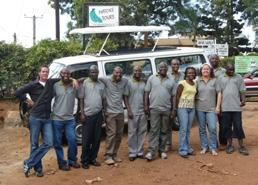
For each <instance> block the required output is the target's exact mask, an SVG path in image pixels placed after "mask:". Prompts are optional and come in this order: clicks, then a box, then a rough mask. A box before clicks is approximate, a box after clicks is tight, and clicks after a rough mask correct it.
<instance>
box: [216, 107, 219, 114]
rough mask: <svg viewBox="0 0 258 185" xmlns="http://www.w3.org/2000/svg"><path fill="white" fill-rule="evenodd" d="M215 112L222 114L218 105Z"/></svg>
mask: <svg viewBox="0 0 258 185" xmlns="http://www.w3.org/2000/svg"><path fill="white" fill-rule="evenodd" d="M215 113H216V114H217V115H219V114H220V107H216V109H215Z"/></svg>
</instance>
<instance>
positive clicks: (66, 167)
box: [59, 164, 70, 171]
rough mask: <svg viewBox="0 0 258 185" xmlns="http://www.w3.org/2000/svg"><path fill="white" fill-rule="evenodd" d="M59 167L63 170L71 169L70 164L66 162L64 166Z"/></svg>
mask: <svg viewBox="0 0 258 185" xmlns="http://www.w3.org/2000/svg"><path fill="white" fill-rule="evenodd" d="M59 169H60V170H62V171H70V166H68V165H67V164H65V165H63V166H59Z"/></svg>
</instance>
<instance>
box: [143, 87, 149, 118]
mask: <svg viewBox="0 0 258 185" xmlns="http://www.w3.org/2000/svg"><path fill="white" fill-rule="evenodd" d="M149 95H150V92H145V93H144V112H145V114H146V115H149V114H150V109H149V104H150V103H149Z"/></svg>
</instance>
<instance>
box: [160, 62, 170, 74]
mask: <svg viewBox="0 0 258 185" xmlns="http://www.w3.org/2000/svg"><path fill="white" fill-rule="evenodd" d="M167 72H168V66H167V64H166V63H165V62H161V63H160V64H159V74H160V75H161V76H162V77H166V76H167Z"/></svg>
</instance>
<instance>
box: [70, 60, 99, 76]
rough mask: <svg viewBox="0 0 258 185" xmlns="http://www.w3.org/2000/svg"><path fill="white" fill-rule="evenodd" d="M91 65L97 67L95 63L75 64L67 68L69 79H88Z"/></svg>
mask: <svg viewBox="0 0 258 185" xmlns="http://www.w3.org/2000/svg"><path fill="white" fill-rule="evenodd" d="M91 65H97V62H87V63H82V64H75V65H71V66H68V69H69V70H70V71H71V77H72V78H74V79H79V78H85V77H89V71H90V66H91Z"/></svg>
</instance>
